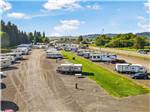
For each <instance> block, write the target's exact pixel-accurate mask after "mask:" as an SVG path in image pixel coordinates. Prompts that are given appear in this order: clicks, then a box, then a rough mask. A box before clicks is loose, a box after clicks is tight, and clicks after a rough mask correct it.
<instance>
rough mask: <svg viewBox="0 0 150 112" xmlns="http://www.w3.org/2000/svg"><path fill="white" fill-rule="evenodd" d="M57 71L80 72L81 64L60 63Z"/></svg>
mask: <svg viewBox="0 0 150 112" xmlns="http://www.w3.org/2000/svg"><path fill="white" fill-rule="evenodd" d="M57 72H60V73H81V72H82V64H61V65H59V66H58V67H57Z"/></svg>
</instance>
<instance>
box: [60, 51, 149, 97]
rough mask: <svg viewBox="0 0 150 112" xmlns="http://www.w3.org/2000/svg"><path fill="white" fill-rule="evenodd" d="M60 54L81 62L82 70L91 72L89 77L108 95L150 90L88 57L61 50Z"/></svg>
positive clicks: (122, 95) (125, 94) (128, 94)
mask: <svg viewBox="0 0 150 112" xmlns="http://www.w3.org/2000/svg"><path fill="white" fill-rule="evenodd" d="M62 54H63V55H64V57H65V58H67V59H68V60H69V61H70V62H72V63H80V64H82V65H83V72H89V73H93V74H94V76H89V77H90V78H92V79H94V80H95V81H96V82H97V84H99V85H100V86H101V87H103V88H104V89H105V90H106V91H107V92H108V93H109V94H110V95H113V96H115V97H126V96H134V95H139V94H145V93H149V92H150V90H149V89H148V88H144V87H142V86H141V85H138V84H136V83H135V82H134V81H133V80H130V79H128V78H126V77H123V76H121V75H119V74H117V73H113V72H111V71H108V70H107V69H105V68H103V67H101V66H99V65H97V64H95V63H93V62H91V61H89V60H88V59H85V58H82V57H80V56H77V55H76V54H74V53H71V52H65V51H62ZM74 56H75V57H76V59H75V60H73V59H72V58H73V57H74Z"/></svg>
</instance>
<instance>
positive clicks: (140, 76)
mask: <svg viewBox="0 0 150 112" xmlns="http://www.w3.org/2000/svg"><path fill="white" fill-rule="evenodd" d="M132 78H133V79H148V78H149V77H148V73H136V74H134V75H133V76H132Z"/></svg>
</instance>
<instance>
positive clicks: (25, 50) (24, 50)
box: [16, 47, 29, 55]
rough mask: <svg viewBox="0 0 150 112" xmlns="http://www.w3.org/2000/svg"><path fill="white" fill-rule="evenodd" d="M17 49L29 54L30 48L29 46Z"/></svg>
mask: <svg viewBox="0 0 150 112" xmlns="http://www.w3.org/2000/svg"><path fill="white" fill-rule="evenodd" d="M16 50H17V51H19V52H22V54H23V55H28V54H29V49H28V48H27V47H18V48H17V49H16Z"/></svg>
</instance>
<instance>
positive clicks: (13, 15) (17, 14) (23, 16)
mask: <svg viewBox="0 0 150 112" xmlns="http://www.w3.org/2000/svg"><path fill="white" fill-rule="evenodd" d="M7 16H8V17H10V18H15V19H30V18H31V17H30V16H28V15H26V14H24V13H20V12H12V13H8V14H7Z"/></svg>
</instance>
